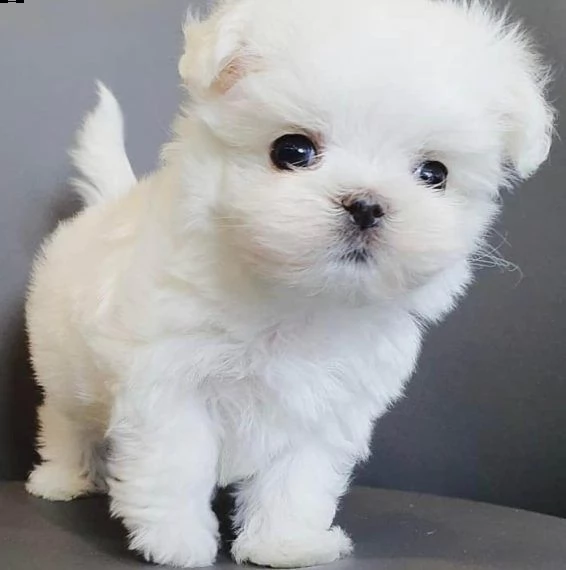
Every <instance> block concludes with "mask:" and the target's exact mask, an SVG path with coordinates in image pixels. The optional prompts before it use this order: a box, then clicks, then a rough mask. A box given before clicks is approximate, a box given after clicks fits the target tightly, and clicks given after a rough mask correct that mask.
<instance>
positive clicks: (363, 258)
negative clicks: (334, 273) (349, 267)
mask: <svg viewBox="0 0 566 570" xmlns="http://www.w3.org/2000/svg"><path fill="white" fill-rule="evenodd" d="M371 259H372V254H371V252H370V251H369V250H368V249H367V248H365V247H353V248H351V249H349V250H348V251H347V252H346V253H344V254H342V255H341V256H340V261H342V262H344V263H352V264H354V265H367V264H368V263H369V262H370V261H371Z"/></svg>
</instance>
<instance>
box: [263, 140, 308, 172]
mask: <svg viewBox="0 0 566 570" xmlns="http://www.w3.org/2000/svg"><path fill="white" fill-rule="evenodd" d="M317 159H318V155H317V149H316V145H315V144H314V142H313V141H312V140H311V139H309V138H308V137H307V136H305V135H284V136H282V137H280V138H278V139H277V140H276V141H275V142H274V143H273V144H272V145H271V162H272V163H273V165H274V166H275V167H276V168H277V169H278V170H294V169H296V168H308V167H309V166H312V165H313V164H315V163H316V161H317Z"/></svg>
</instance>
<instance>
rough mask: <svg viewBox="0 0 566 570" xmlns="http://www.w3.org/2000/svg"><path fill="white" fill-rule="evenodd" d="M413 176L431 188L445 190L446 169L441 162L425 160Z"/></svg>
mask: <svg viewBox="0 0 566 570" xmlns="http://www.w3.org/2000/svg"><path fill="white" fill-rule="evenodd" d="M415 174H416V176H418V177H419V178H420V179H421V180H422V181H423V182H424V183H425V184H426V185H427V186H430V187H431V188H436V189H439V190H444V189H446V183H447V181H448V168H446V166H445V165H444V164H443V163H442V162H438V161H437V160H427V161H426V162H423V163H422V164H421V165H420V166H419V167H418V168H417V169H416V170H415Z"/></svg>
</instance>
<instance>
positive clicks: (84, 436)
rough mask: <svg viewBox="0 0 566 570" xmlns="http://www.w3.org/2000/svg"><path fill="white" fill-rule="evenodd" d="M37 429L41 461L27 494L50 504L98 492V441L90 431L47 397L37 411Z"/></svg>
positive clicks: (92, 429) (92, 430) (30, 477)
mask: <svg viewBox="0 0 566 570" xmlns="http://www.w3.org/2000/svg"><path fill="white" fill-rule="evenodd" d="M39 428H40V431H39V436H38V452H39V455H40V457H41V462H40V463H39V464H38V465H37V466H36V467H35V469H34V470H33V471H32V472H31V474H30V476H29V479H28V482H27V485H26V489H27V490H28V492H29V493H31V494H32V495H35V496H37V497H42V498H44V499H48V500H51V501H70V500H72V499H74V498H76V497H80V496H82V495H86V494H88V493H92V492H95V491H100V490H102V488H101V485H100V478H99V477H98V474H97V473H96V464H97V463H99V462H100V460H98V459H97V457H98V453H97V447H99V445H100V442H99V441H98V439H99V437H98V434H97V433H96V430H95V429H94V428H91V427H89V426H88V424H86V423H84V422H82V421H78V420H77V419H74V418H73V417H71V416H70V415H69V414H67V413H66V412H65V411H64V410H63V407H62V406H60V405H58V403H57V402H56V401H55V400H54V399H53V398H50V397H49V396H47V398H46V400H45V402H44V403H43V405H42V406H41V407H40V408H39ZM97 481H98V483H97Z"/></svg>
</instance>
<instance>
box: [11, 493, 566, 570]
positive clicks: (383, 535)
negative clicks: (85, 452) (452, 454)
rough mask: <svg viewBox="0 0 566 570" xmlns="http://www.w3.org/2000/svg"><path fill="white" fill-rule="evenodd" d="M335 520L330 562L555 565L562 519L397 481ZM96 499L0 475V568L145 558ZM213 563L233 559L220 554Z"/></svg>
mask: <svg viewBox="0 0 566 570" xmlns="http://www.w3.org/2000/svg"><path fill="white" fill-rule="evenodd" d="M339 520H340V523H341V524H342V525H343V526H344V528H346V529H347V530H348V531H349V532H350V533H351V535H352V537H353V539H354V541H355V542H356V553H355V556H354V557H353V558H351V559H346V560H343V561H340V562H338V563H336V564H333V565H330V566H328V567H327V568H328V570H354V569H355V570H488V569H489V570H562V569H563V568H564V567H565V561H566V541H565V540H564V537H565V536H566V521H564V520H562V519H558V518H553V517H548V516H543V515H537V514H533V513H527V512H524V511H515V510H512V509H508V508H501V507H493V506H488V505H483V504H478V503H468V502H465V501H459V500H455V499H443V498H436V497H430V496H425V495H414V494H409V493H401V492H395V491H377V490H372V489H364V488H356V489H354V490H353V491H352V493H351V494H350V495H349V496H348V497H347V499H346V500H345V502H344V506H343V509H342V512H341V513H340V515H339ZM124 540H125V539H124V536H123V533H122V531H121V528H120V526H119V525H117V524H116V523H115V521H114V522H111V521H109V520H108V517H107V514H106V504H105V501H104V500H103V499H87V500H79V501H76V502H74V503H70V504H61V503H59V504H53V503H47V502H45V501H42V500H40V499H35V498H32V497H30V496H28V495H26V494H25V492H24V490H23V487H22V486H21V485H19V484H4V485H0V552H1V553H2V554H1V567H2V570H62V569H67V568H69V569H70V568H72V569H73V570H75V569H77V570H79V569H80V570H100V569H101V568H104V569H108V570H126V569H131V570H133V569H135V568H142V567H147V566H145V565H144V564H143V563H141V562H139V561H137V560H136V559H135V558H134V557H133V556H132V555H131V554H130V553H129V552H127V551H126V550H125V546H124V544H125V541H124ZM218 568H221V569H226V568H236V567H235V566H234V565H233V564H232V563H231V562H230V561H229V559H228V558H227V557H226V556H224V555H223V556H222V557H221V558H220V560H219V565H218Z"/></svg>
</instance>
